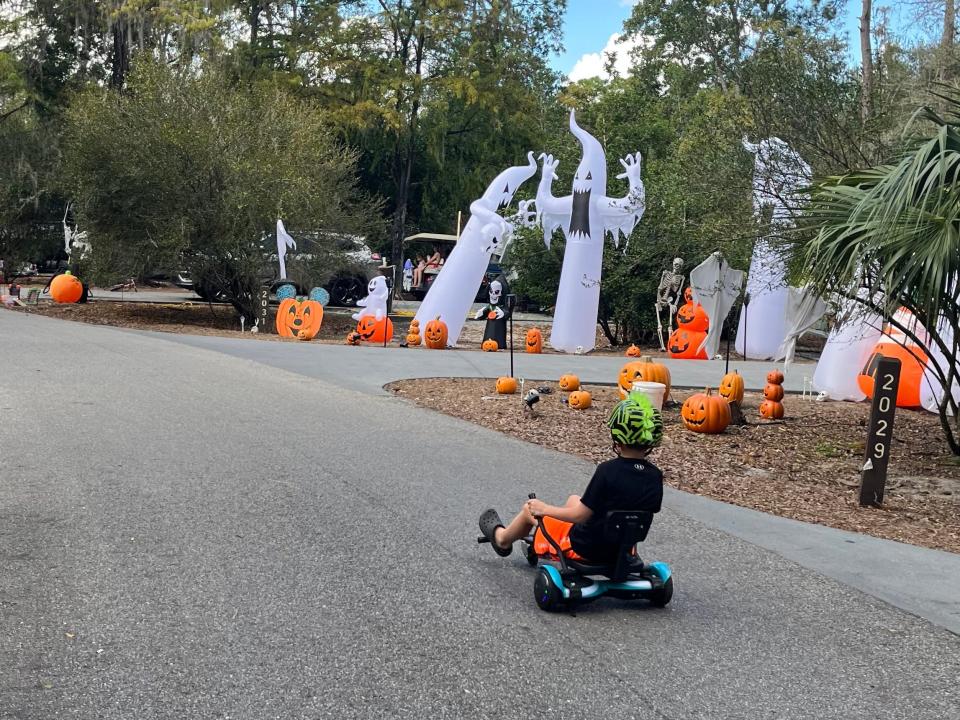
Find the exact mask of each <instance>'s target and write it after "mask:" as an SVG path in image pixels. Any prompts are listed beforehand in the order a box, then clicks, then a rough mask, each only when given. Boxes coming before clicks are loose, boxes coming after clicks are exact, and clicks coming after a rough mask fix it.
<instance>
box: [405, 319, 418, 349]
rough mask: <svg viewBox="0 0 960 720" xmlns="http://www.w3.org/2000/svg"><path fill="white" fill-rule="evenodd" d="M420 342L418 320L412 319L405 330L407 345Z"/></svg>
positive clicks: (415, 344) (414, 344)
mask: <svg viewBox="0 0 960 720" xmlns="http://www.w3.org/2000/svg"><path fill="white" fill-rule="evenodd" d="M419 344H420V321H419V320H417V319H414V320H413V322H411V323H410V327H409V329H408V330H407V345H413V346H414V347H416V346H417V345H419Z"/></svg>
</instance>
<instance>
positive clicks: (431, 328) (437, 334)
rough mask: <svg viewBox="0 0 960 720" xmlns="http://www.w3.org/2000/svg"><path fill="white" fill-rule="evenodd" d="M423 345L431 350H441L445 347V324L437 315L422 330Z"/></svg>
mask: <svg viewBox="0 0 960 720" xmlns="http://www.w3.org/2000/svg"><path fill="white" fill-rule="evenodd" d="M423 344H424V345H426V346H427V347H428V348H430V349H431V350H443V349H444V348H445V347H446V346H447V324H446V323H445V322H444V321H443V320H441V319H440V316H439V315H437V317H436V318H435V319H434V320H431V321H430V322H428V323H427V326H426V327H425V328H424V330H423Z"/></svg>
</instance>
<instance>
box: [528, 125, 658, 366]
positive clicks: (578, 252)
mask: <svg viewBox="0 0 960 720" xmlns="http://www.w3.org/2000/svg"><path fill="white" fill-rule="evenodd" d="M570 132H572V133H573V134H574V136H576V138H577V140H579V141H580V145H581V147H582V148H583V157H582V159H581V160H580V165H579V166H578V167H577V173H576V175H575V176H574V179H573V194H572V195H567V196H566V197H559V198H558V197H554V196H553V191H552V186H553V181H554V180H555V179H556V177H557V175H556V169H557V164H558V163H557V161H556V160H554V158H553V156H552V155H541V158H542V159H543V174H542V175H541V178H540V186H539V188H538V189H537V213H538V217H539V218H540V222H541V225H542V226H543V234H544V242H546V244H547V246H548V247H549V246H550V238H551V237H552V236H553V233H554V231H555V230H556V229H557V228H562V229H563V232H564V235H565V236H566V238H567V245H566V250H565V251H564V255H563V269H562V270H561V272H560V288H559V290H558V291H557V305H556V310H555V312H554V316H553V329H552V331H551V333H550V344H551V345H552V346H553V347H554V348H556V349H557V350H563V351H565V352H578V349H579V351H580V352H583V351H589V350H591V349H592V348H593V347H594V345H595V344H596V338H597V310H598V309H599V306H600V271H601V267H602V265H603V238H604V234H605V233H608V232H609V233H612V234H613V236H614V243H615V244H617V245H619V240H620V235H621V234H622V235H623V236H624V237H627V236H629V235H630V233H631V232H633V228H634V227H635V226H636V224H637V223H638V222H639V221H640V218H641V217H643V211H644V209H645V207H646V202H645V197H644V189H643V182H642V181H641V180H640V161H641V158H640V153H636V154H635V155H628V156H627V157H625V158H623V159H622V160H620V164H621V165H623V169H624V172H622V173H620V174H619V175H617V177H618V178H621V179H623V178H626V180H627V181H628V182H629V184H630V190H629V192H628V193H627V195H626V196H625V197H623V198H610V197H607V195H606V192H607V160H606V155H605V153H604V151H603V147H602V146H601V145H600V143H599V142H598V141H597V139H596V138H595V137H593V136H592V135H591V134H590V133H588V132H586V131H585V130H583V129H581V128H580V126H578V125H577V121H576V117H575V114H574V112H573V111H572V110H571V111H570Z"/></svg>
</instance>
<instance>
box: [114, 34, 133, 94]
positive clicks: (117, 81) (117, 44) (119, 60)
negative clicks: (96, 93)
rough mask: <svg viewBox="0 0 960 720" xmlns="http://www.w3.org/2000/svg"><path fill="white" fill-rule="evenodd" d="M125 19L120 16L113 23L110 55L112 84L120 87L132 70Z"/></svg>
mask: <svg viewBox="0 0 960 720" xmlns="http://www.w3.org/2000/svg"><path fill="white" fill-rule="evenodd" d="M124 25H125V21H124V20H123V19H122V18H118V19H117V20H116V21H115V22H114V23H113V51H112V53H111V56H110V85H111V87H114V88H117V89H120V88H122V87H123V83H124V81H125V80H126V78H127V73H128V72H130V43H129V42H128V38H127V32H126V28H125V27H124Z"/></svg>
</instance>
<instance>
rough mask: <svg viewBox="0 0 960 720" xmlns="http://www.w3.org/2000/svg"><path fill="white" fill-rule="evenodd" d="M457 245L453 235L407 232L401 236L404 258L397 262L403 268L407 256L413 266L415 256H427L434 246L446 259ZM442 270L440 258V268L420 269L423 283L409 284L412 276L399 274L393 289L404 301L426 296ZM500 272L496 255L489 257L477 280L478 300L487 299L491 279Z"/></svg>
mask: <svg viewBox="0 0 960 720" xmlns="http://www.w3.org/2000/svg"><path fill="white" fill-rule="evenodd" d="M456 244H457V236H456V235H444V234H442V233H417V234H416V235H409V236H407V237H405V238H404V239H403V260H402V262H401V263H400V267H401V268H402V267H403V266H404V265H405V264H406V261H407V259H409V260H410V262H411V263H412V264H413V266H414V267H416V266H417V257H418V256H421V257H424V258H427V257H430V255H432V254H433V251H434V249H436V251H437V252H439V253H440V255H441V257H442V258H443V259H446V258H448V257H449V256H450V253H451V252H452V251H453V247H454V245H456ZM442 270H443V264H442V261H441V265H440V266H439V267H428V268H425V269H424V271H423V282H422V283H421V284H420V285H419V286H416V287H414V286H413V285H412V283H411V280H412V278H409V277H404V276H403V275H402V274H401V276H400V282H399V283H397V286H396V290H395V293H396V296H397V297H399V298H401V299H404V300H423V298H425V297H426V295H427V291H429V290H430V286H431V285H432V284H433V281H434V280H435V279H436V278H437V275H439V274H440V272H441V271H442ZM401 273H402V270H401ZM499 274H500V265H499V264H498V262H497V258H496V257H491V258H490V263H489V264H488V265H487V270H486V272H485V273H484V275H483V280H481V282H480V287H478V288H477V295H476V299H477V302H486V300H487V295H488V293H489V291H488V289H487V288H488V286H489V285H490V281H491V280H493V279H494V278H496V277H497V275H499Z"/></svg>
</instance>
